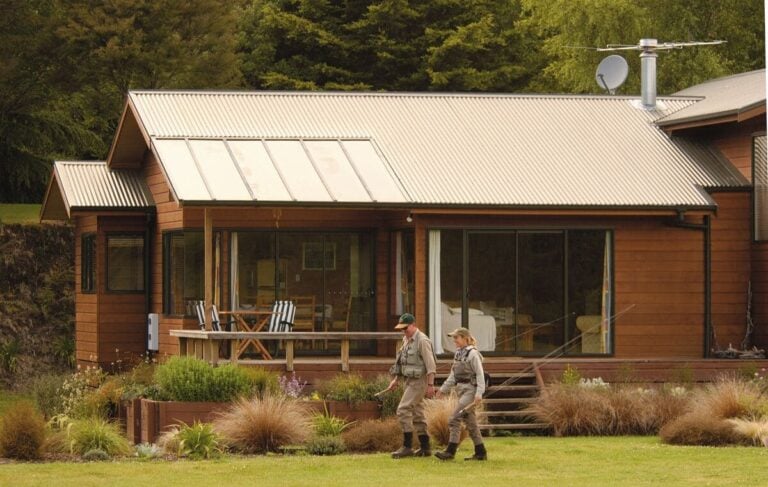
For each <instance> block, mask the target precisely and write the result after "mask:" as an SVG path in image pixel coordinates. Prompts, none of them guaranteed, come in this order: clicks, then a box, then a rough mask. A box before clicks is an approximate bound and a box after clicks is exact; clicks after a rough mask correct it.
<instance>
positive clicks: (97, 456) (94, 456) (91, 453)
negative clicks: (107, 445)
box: [83, 448, 111, 462]
mask: <svg viewBox="0 0 768 487" xmlns="http://www.w3.org/2000/svg"><path fill="white" fill-rule="evenodd" d="M110 458H111V457H110V456H109V453H107V452H105V451H104V450H102V449H101V448H94V449H93V450H88V451H87V452H85V453H83V460H87V461H89V462H103V461H105V460H109V459H110Z"/></svg>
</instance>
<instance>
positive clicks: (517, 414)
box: [435, 370, 549, 434]
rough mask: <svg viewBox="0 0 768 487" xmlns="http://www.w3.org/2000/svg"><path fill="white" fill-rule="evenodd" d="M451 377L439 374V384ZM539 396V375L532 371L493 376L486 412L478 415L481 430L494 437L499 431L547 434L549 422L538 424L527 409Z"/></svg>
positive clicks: (487, 393)
mask: <svg viewBox="0 0 768 487" xmlns="http://www.w3.org/2000/svg"><path fill="white" fill-rule="evenodd" d="M446 378H448V374H437V376H436V377H435V381H436V382H437V383H439V384H441V383H442V382H443V381H444V380H445V379H446ZM538 394H539V385H538V384H537V381H536V374H535V373H534V372H532V371H529V370H524V371H520V372H508V373H502V372H494V373H491V385H490V387H489V388H488V390H487V391H486V394H485V397H484V398H483V411H482V412H481V413H480V414H479V416H478V422H479V423H480V429H481V430H483V431H486V432H488V433H491V434H493V432H495V431H501V430H506V431H512V432H532V433H533V432H544V431H546V430H547V429H548V428H549V425H548V424H546V423H537V422H536V420H535V418H533V417H531V416H530V415H529V414H528V413H526V412H525V409H526V408H527V407H528V406H529V405H530V404H531V403H532V402H533V401H534V400H535V399H536V396H538Z"/></svg>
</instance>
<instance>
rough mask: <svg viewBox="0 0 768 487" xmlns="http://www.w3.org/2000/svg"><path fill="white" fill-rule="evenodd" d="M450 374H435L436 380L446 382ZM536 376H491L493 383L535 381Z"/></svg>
mask: <svg viewBox="0 0 768 487" xmlns="http://www.w3.org/2000/svg"><path fill="white" fill-rule="evenodd" d="M449 375H450V374H435V378H436V379H442V380H445V379H447V378H448V376H449ZM535 378H536V374H534V373H533V372H511V373H509V374H498V373H497V374H491V382H496V381H500V380H501V381H512V380H520V379H535Z"/></svg>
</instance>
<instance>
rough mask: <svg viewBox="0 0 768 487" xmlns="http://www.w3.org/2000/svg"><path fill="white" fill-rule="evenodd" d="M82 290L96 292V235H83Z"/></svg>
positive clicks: (81, 247)
mask: <svg viewBox="0 0 768 487" xmlns="http://www.w3.org/2000/svg"><path fill="white" fill-rule="evenodd" d="M80 290H81V291H82V292H84V293H93V292H96V235H94V234H90V235H83V238H82V240H81V245H80Z"/></svg>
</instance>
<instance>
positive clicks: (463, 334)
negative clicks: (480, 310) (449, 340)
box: [448, 328, 477, 347]
mask: <svg viewBox="0 0 768 487" xmlns="http://www.w3.org/2000/svg"><path fill="white" fill-rule="evenodd" d="M448 336H449V337H455V336H460V337H464V338H466V339H467V343H468V344H469V345H472V346H473V347H474V346H475V345H477V340H476V339H475V337H473V336H472V333H470V332H469V330H468V329H466V328H456V329H455V330H453V331H452V332H450V333H449V334H448Z"/></svg>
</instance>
